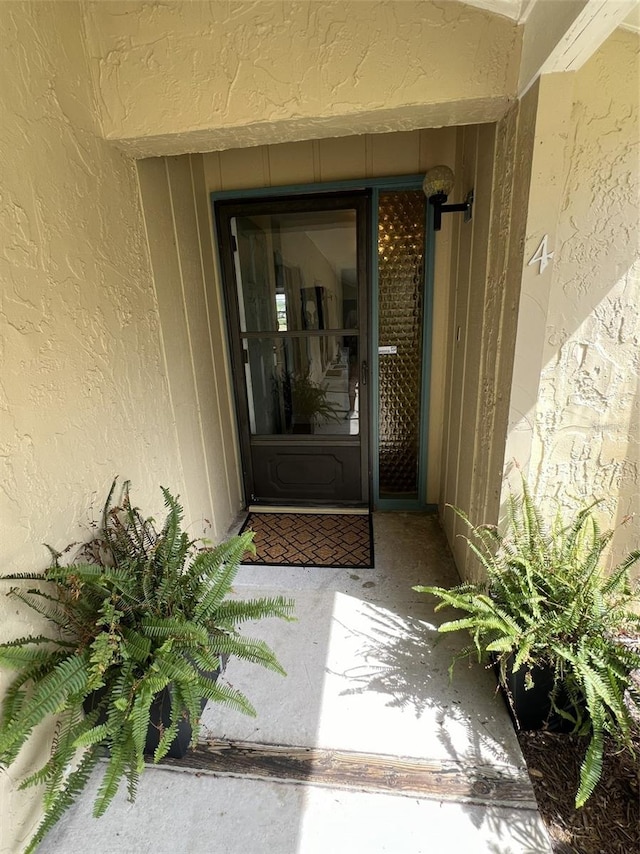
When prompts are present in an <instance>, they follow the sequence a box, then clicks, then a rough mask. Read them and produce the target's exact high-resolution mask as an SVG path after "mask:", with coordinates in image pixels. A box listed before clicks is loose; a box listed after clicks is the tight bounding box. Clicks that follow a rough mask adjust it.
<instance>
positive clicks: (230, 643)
mask: <svg viewBox="0 0 640 854" xmlns="http://www.w3.org/2000/svg"><path fill="white" fill-rule="evenodd" d="M215 644H216V647H217V648H218V649H219V650H220V652H221V653H222V654H223V655H230V656H235V657H236V658H240V659H242V660H243V661H253V662H255V663H256V664H261V665H262V666H263V667H266V668H268V669H269V670H275V672H276V673H280V674H282V675H283V676H286V675H287V674H286V672H285V670H284V669H283V667H282V665H281V664H280V663H279V662H278V660H277V659H276V657H275V654H274V652H273V651H272V650H271V648H270V647H269V646H267V644H266V643H265V642H264V641H262V640H252V639H251V638H246V637H233V636H231V635H217V636H216V638H215Z"/></svg>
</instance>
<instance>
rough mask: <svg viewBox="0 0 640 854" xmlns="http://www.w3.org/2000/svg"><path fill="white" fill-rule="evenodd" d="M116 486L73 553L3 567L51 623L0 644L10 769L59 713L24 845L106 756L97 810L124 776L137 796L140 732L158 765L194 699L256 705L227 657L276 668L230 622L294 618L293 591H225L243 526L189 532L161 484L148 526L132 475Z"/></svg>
mask: <svg viewBox="0 0 640 854" xmlns="http://www.w3.org/2000/svg"><path fill="white" fill-rule="evenodd" d="M115 485H116V484H115V481H114V484H113V486H112V488H111V491H110V493H109V496H108V499H107V502H106V504H105V508H104V512H103V515H102V521H101V524H100V527H99V530H98V531H97V532H96V536H95V537H94V538H93V539H92V540H91V542H90V543H88V544H87V545H86V546H84V547H83V548H82V549H81V550H80V552H79V554H78V556H77V558H76V559H75V560H74V561H73V562H71V563H70V564H68V565H62V563H61V558H62V556H63V555H62V554H61V553H60V552H58V551H56V550H54V549H51V548H50V551H51V553H52V556H53V561H52V564H51V566H50V567H49V568H48V569H46V570H45V571H44V573H38V572H33V573H17V574H13V575H9V576H5V580H10V581H12V582H13V583H14V586H12V588H11V589H10V591H9V593H10V595H12V596H13V597H15V598H16V599H18V600H20V601H22V602H23V603H25V604H26V605H28V606H29V607H31V608H33V609H34V610H35V611H37V612H38V613H39V614H41V615H42V616H44V617H45V618H46V619H47V621H48V622H49V624H50V628H49V630H48V631H47V632H46V633H43V634H39V635H33V636H29V637H24V638H19V639H17V640H15V641H12V642H9V643H5V644H2V645H0V666H2V667H4V668H7V669H11V670H13V671H15V677H14V679H13V681H12V682H11V684H10V686H9V689H8V691H7V693H6V695H5V698H4V702H3V706H2V720H1V722H0V761H1V762H2V763H3V764H5V765H10V764H11V763H12V762H13V761H14V760H15V759H16V757H17V756H18V754H19V752H20V750H21V748H22V747H23V745H24V744H25V742H26V741H27V739H28V738H29V736H30V734H31V733H32V731H33V729H34V727H36V726H37V725H38V724H39V723H40V722H41V721H42V720H43V719H45V718H47V717H48V716H55V718H56V719H58V721H59V723H58V726H57V730H56V737H55V739H54V743H53V746H52V750H51V755H50V758H49V760H48V761H47V762H46V764H45V765H43V766H42V768H40V769H39V770H38V771H36V772H35V773H33V774H31V775H30V776H29V777H28V778H27V779H25V780H23V781H22V783H21V788H26V787H28V786H33V785H39V784H43V785H44V795H43V799H44V818H43V820H42V822H41V824H40V826H39V828H38V829H37V831H36V833H35V836H34V837H33V838H32V839H31V841H30V843H29V846H28V848H27V849H26V850H27V852H31V851H34V850H35V849H36V847H37V845H38V844H39V842H40V841H41V840H42V839H43V837H44V835H45V834H46V833H47V831H48V830H49V829H50V828H51V827H52V826H53V824H55V822H56V821H57V820H58V818H59V817H60V816H61V815H62V813H63V812H64V811H65V810H66V809H67V808H68V807H69V806H70V805H71V803H72V802H73V801H74V799H75V797H76V796H77V795H78V794H79V792H80V791H81V790H82V789H83V787H84V785H85V783H86V782H87V779H88V777H89V775H90V773H91V771H92V769H93V768H94V767H95V766H96V764H97V762H98V759H99V758H100V757H101V756H105V755H106V757H107V761H106V763H105V764H104V766H103V777H102V782H101V784H100V788H99V790H98V794H97V797H96V801H95V804H94V815H95V816H99V815H102V813H104V811H105V810H106V809H107V807H108V805H109V804H110V802H111V801H112V799H113V797H114V795H115V794H116V791H117V790H118V787H119V784H120V782H121V780H122V778H123V777H125V778H126V780H127V784H128V792H129V797H130V799H131V800H133V799H134V797H135V794H136V787H137V784H138V779H139V776H140V774H141V773H142V771H143V769H144V766H145V761H144V754H145V752H146V751H148V750H149V749H150V741H149V735H151V742H153V748H152V749H153V760H154V762H158V761H160V760H161V759H162V758H163V757H164V756H166V755H167V754H168V753H169V751H170V750H171V749H172V745H173V744H174V741H175V739H176V737H177V736H178V735H179V733H180V731H181V730H182V729H183V728H184V725H185V724H188V725H189V727H190V730H191V731H190V741H191V743H192V744H194V743H195V742H196V740H197V737H198V731H199V721H200V714H201V710H202V701H203V700H205V701H206V700H208V701H212V702H216V703H223V704H226V705H229V706H233V707H235V708H237V709H239V710H240V711H243V712H245V713H247V714H250V715H255V710H254V708H253V706H252V705H251V703H250V701H249V700H248V699H247V697H245V696H244V695H243V694H242V693H240V692H239V691H238V690H236V689H234V688H232V687H231V686H230V685H228V684H225V683H224V682H223V680H222V679H220V680H218V679H217V676H218V673H219V671H220V668H221V664H222V662H223V660H224V659H225V658H226V657H228V656H236V657H238V658H241V659H245V660H247V661H253V662H255V663H257V664H261V665H263V666H264V667H268V668H270V669H272V670H275V671H278V672H280V673H284V671H283V670H282V667H281V666H280V664H279V663H278V661H277V659H276V657H275V655H274V653H273V652H272V651H271V649H269V647H268V646H267V645H266V644H265V643H264V642H263V641H260V640H252V639H250V638H247V637H244V636H243V635H241V634H240V633H239V632H238V629H237V626H238V624H239V623H241V622H243V621H246V620H257V619H260V618H263V617H282V618H284V619H292V617H291V614H292V610H293V603H292V601H291V600H289V599H285V598H283V597H281V596H275V597H272V598H260V599H253V600H240V599H234V598H229V595H228V594H229V593H230V590H231V583H232V581H233V578H234V576H235V574H236V572H237V569H238V566H239V563H240V561H241V560H242V557H243V555H244V554H245V552H246V551H247V550H249V551H252V550H253V545H252V542H251V540H252V534H251V533H248V534H243V535H242V536H239V537H233V538H231V539H230V540H228V541H227V542H223V543H221V544H220V545H218V546H215V547H209V546H207V545H205V544H203V543H202V542H198V541H194V540H192V539H190V537H189V536H188V535H187V533H186V532H185V531H183V530H182V519H183V511H182V507H181V506H180V504H179V503H178V500H177V499H176V498H175V497H174V496H173V495H172V494H171V493H170V492H169V491H168V490H167V489H164V488H163V489H162V492H163V495H164V500H165V504H166V507H167V511H168V514H167V518H166V521H165V523H164V525H163V526H162V528H161V529H160V530H157V529H156V527H155V526H154V523H153V521H152V520H151V519H147V518H145V517H144V516H143V515H142V514H141V513H140V511H139V510H138V509H137V508H135V507H134V506H133V505H132V504H131V501H130V497H129V484H128V483H125V484H124V488H123V492H122V497H121V500H120V502H119V503H118V504H117V505H116V506H113V504H112V497H113V494H114V489H115ZM70 549H71V547H68V548H67V549H65V552H64V553H68V552H69V551H70ZM158 698H162V700H161V702H160V705H163V706H164V711H165V715H164V718H163V717H162V715H161V714H158V713H157V712H158V709H157V707H158V705H159V702H158ZM168 701H170V702H168ZM83 706H84V708H85V710H86V714H83ZM182 735H183V738H184V733H183V734H182ZM187 737H189V736H187ZM71 766H73V770H70V767H71Z"/></svg>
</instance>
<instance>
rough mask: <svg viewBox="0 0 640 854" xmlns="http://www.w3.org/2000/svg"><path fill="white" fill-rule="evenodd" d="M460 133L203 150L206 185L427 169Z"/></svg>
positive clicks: (440, 375)
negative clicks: (205, 151)
mask: <svg viewBox="0 0 640 854" xmlns="http://www.w3.org/2000/svg"><path fill="white" fill-rule="evenodd" d="M455 139H456V130H455V129H454V128H438V129H430V130H421V131H409V132H400V133H391V134H373V135H363V136H350V137H342V138H338V139H319V140H312V141H306V142H296V143H283V144H282V145H271V146H255V147H251V148H244V149H234V150H230V151H221V152H211V153H209V154H205V155H204V167H205V175H206V186H207V190H208V191H209V192H216V191H219V190H234V189H237V190H240V189H244V190H246V189H251V188H257V187H277V186H287V185H290V184H313V183H321V182H323V181H341V180H349V179H357V178H373V177H384V176H389V175H415V174H424V172H426V171H427V169H429V168H430V167H432V166H436V165H437V164H438V163H445V164H448V165H449V166H451V167H453V166H454V165H455ZM149 162H153V161H149ZM452 227H453V217H444V219H443V227H442V231H441V232H440V233H439V235H438V241H437V248H436V258H435V264H436V266H435V271H434V279H435V286H434V305H433V338H432V360H431V387H430V395H429V398H430V405H429V454H428V462H427V501H428V502H429V503H433V504H435V503H437V501H438V495H439V488H440V464H441V459H442V452H441V448H442V435H443V421H444V418H443V411H444V399H445V394H446V391H445V365H446V359H445V354H446V346H447V345H446V341H447V334H448V328H447V306H448V300H449V297H448V287H449V260H450V249H451V231H452Z"/></svg>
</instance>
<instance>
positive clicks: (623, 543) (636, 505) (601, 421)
mask: <svg viewBox="0 0 640 854" xmlns="http://www.w3.org/2000/svg"><path fill="white" fill-rule="evenodd" d="M639 79H640V38H639V37H638V35H637V34H636V33H633V32H628V31H624V30H617V31H616V32H615V33H614V35H613V36H612V37H611V38H610V39H609V40H608V41H607V42H606V43H605V44H604V45H603V46H602V47H601V48H600V50H599V51H598V52H597V53H596V54H595V55H594V56H593V57H592V59H591V60H590V61H589V62H588V63H587V64H586V65H585V66H584V67H583V68H582V69H581V70H580V71H579V72H577V74H576V75H575V88H574V94H573V105H572V110H571V113H570V117H569V133H568V150H567V157H566V159H567V163H568V168H567V171H566V174H565V176H564V181H563V184H562V188H561V189H562V194H561V207H560V215H559V219H558V223H557V229H556V241H555V247H554V248H555V250H556V254H555V257H554V260H553V282H552V287H551V291H550V296H549V304H548V312H547V317H546V330H545V339H544V349H543V358H542V363H543V367H542V371H541V376H540V384H539V391H538V401H537V406H536V411H535V427H534V436H533V440H532V451H531V466H530V479H531V481H532V484H533V485H534V486H535V488H536V491H537V492H538V493H539V494H541V495H545V496H557V497H558V498H559V499H560V501H561V502H562V503H563V504H564V505H566V506H567V507H568V508H574V507H575V506H576V504H577V503H578V502H580V501H583V500H591V499H592V498H603V499H604V503H603V505H602V516H603V520H606V521H608V523H609V524H610V523H611V522H614V523H615V522H618V523H619V522H621V521H622V519H623V518H624V517H625V516H626V515H628V514H630V513H634V512H635V513H636V514H638V513H639V512H640V386H639V382H640V311H639V306H640V230H639V222H640V120H639V100H640V89H639V87H638V80H639ZM615 542H616V546H615V548H614V557H615V556H619V555H620V554H622V553H625V552H627V551H629V550H630V549H631V548H634V547H635V548H637V546H638V543H639V542H640V518H638V517H637V516H636V518H635V519H634V520H633V522H631V523H630V524H628V525H626V526H625V527H624V528H623V529H621V530H620V531H619V532H618V536H617V537H616V541H615Z"/></svg>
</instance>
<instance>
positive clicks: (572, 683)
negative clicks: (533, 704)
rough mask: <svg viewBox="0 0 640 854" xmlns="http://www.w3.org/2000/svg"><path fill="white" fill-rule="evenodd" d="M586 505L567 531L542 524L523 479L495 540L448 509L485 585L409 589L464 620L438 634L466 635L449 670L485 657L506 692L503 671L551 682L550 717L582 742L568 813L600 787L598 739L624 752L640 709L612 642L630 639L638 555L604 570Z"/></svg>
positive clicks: (638, 625) (489, 530)
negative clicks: (585, 741)
mask: <svg viewBox="0 0 640 854" xmlns="http://www.w3.org/2000/svg"><path fill="white" fill-rule="evenodd" d="M597 503H598V502H595V504H597ZM595 504H591V505H589V506H587V507H584V508H583V509H581V510H580V511H579V512H578V513H577V515H576V516H575V518H574V519H573V521H571V522H570V523H569V524H566V523H565V522H563V519H562V517H561V515H560V513H558V514H557V515H556V517H555V519H554V521H553V522H552V523H551V524H550V525H547V524H546V523H545V522H544V521H543V518H542V514H541V513H540V512H539V510H538V508H537V507H536V505H535V503H534V501H533V499H532V496H531V494H530V492H529V490H528V488H527V485H526V483H525V482H524V480H523V491H522V495H521V496H519V497H518V496H515V495H511V496H510V498H509V501H508V506H507V516H506V520H505V522H506V524H505V526H504V533H501V532H500V531H499V530H498V529H497V528H496V527H495V526H490V525H473V524H472V523H471V522H470V521H469V519H468V517H467V516H466V515H465V514H464V513H463V512H462V511H461V510H459V509H457V508H453V509H454V510H455V512H456V513H457V514H458V516H459V517H460V518H461V519H462V520H463V521H464V522H465V523H466V525H467V526H468V527H469V529H470V536H469V537H465V539H467V542H468V543H469V547H470V549H471V551H472V552H473V554H474V555H475V556H476V557H477V559H478V560H479V562H480V564H481V566H482V567H483V569H484V573H485V575H486V580H485V581H483V582H480V583H476V584H461V585H458V586H456V587H453V588H451V589H445V588H442V587H433V586H417V587H414V588H413V589H414V590H417V591H419V592H421V593H427V594H430V595H432V596H436V597H437V598H438V599H440V602H439V604H438V605H437V606H436V611H438V610H440V609H442V608H444V607H447V606H450V607H452V608H456V609H458V610H459V611H462V612H464V616H462V617H460V618H459V619H454V620H450V621H449V622H445V623H443V624H442V625H441V626H440V627H439V629H438V631H440V632H454V631H458V630H464V631H468V632H469V633H470V635H471V639H472V642H471V644H470V645H468V646H467V647H466V648H465V649H464V650H462V651H461V652H460V653H459V654H458V655H456V656H455V658H454V661H453V662H452V665H451V672H452V671H453V666H454V665H455V662H456V661H457V660H459V659H461V658H466V657H467V656H468V655H469V654H470V653H475V654H476V655H477V657H478V659H479V660H481V661H483V660H484V661H486V660H487V659H493V660H494V661H496V662H497V664H498V673H499V681H500V684H501V686H502V687H503V689H505V692H506V693H507V694H508V675H509V673H510V672H511V673H517V672H518V671H520V670H521V668H525V671H526V672H525V688H527V689H530V688H532V687H533V684H534V678H535V674H536V673H537V674H540V673H541V672H546V673H549V672H550V673H551V674H552V687H551V690H550V696H549V699H550V707H551V710H552V711H553V712H555V713H556V714H558V715H560V717H562V718H564V719H565V720H567V721H568V722H569V723H570V725H571V726H572V731H573V732H575V733H578V734H581V735H589V736H590V740H589V745H588V748H587V752H586V755H585V758H584V761H583V763H582V767H581V771H580V782H579V787H578V791H577V794H576V799H575V802H576V806H577V807H581V806H583V804H584V803H585V802H586V800H587V799H588V798H589V796H590V795H591V793H592V792H593V790H594V788H595V786H596V784H597V783H598V780H599V779H600V775H601V772H602V758H603V747H604V738H605V735H606V734H609V735H611V736H612V737H613V738H614V739H615V740H616V742H618V743H619V744H621V745H623V746H626V747H627V748H629V749H631V750H632V749H633V748H632V741H631V732H632V727H633V725H634V724H633V717H634V713H633V710H634V707H635V709H637V710H638V711H640V692H639V691H638V689H637V686H636V685H635V683H634V681H633V680H632V678H631V673H632V671H633V670H635V669H638V668H640V654H639V653H640V649H635V650H634V649H633V648H632V646H630V645H629V644H625V643H623V642H622V641H621V640H620V636H621V635H625V634H626V635H629V636H631V637H634V636H638V635H640V616H638V610H637V609H638V604H640V602H639V598H638V590H637V585H636V586H634V585H633V584H632V581H631V578H630V572H629V571H630V568H631V567H632V566H633V564H635V563H636V562H637V561H638V560H639V559H640V551H633V552H632V553H630V554H629V555H628V556H627V557H626V558H625V559H624V560H623V561H622V562H621V563H620V564H619V565H618V566H617V567H615V569H613V570H612V571H611V572H609V573H605V572H604V570H603V566H602V558H603V555H604V552H605V550H606V548H607V546H608V544H609V543H610V541H611V538H612V536H613V531H606V532H602V531H601V530H600V529H599V527H598V523H597V521H596V519H595V517H594V515H593V508H594V506H595ZM525 696H526V693H525ZM561 696H562V698H563V701H564V702H563V703H560V702H559V698H560V697H561ZM567 700H568V702H567Z"/></svg>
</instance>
